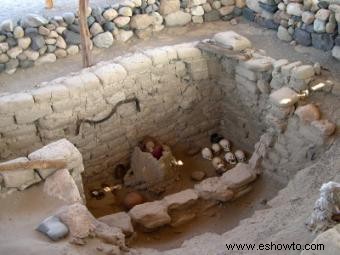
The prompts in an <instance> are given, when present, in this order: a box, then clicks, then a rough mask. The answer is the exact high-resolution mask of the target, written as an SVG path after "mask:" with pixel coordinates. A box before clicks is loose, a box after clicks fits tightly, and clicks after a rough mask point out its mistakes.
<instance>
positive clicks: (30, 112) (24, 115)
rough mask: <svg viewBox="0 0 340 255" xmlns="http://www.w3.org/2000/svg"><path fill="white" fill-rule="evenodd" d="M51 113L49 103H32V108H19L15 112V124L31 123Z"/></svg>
mask: <svg viewBox="0 0 340 255" xmlns="http://www.w3.org/2000/svg"><path fill="white" fill-rule="evenodd" d="M51 113H52V108H51V105H50V104H48V103H43V104H34V106H33V107H32V108H29V109H25V110H20V111H18V112H16V113H15V120H16V122H17V124H26V123H33V122H34V121H36V120H38V119H40V118H42V117H44V116H46V115H48V114H51Z"/></svg>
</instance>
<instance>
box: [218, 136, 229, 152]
mask: <svg viewBox="0 0 340 255" xmlns="http://www.w3.org/2000/svg"><path fill="white" fill-rule="evenodd" d="M220 145H221V147H222V148H223V150H224V151H225V152H229V151H230V142H229V141H228V140H227V139H222V140H221V141H220Z"/></svg>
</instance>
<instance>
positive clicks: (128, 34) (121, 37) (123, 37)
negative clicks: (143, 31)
mask: <svg viewBox="0 0 340 255" xmlns="http://www.w3.org/2000/svg"><path fill="white" fill-rule="evenodd" d="M132 37H133V32H132V31H131V30H128V31H126V30H123V29H119V32H118V34H117V35H116V39H117V41H121V42H127V41H128V40H130V39H131V38H132Z"/></svg>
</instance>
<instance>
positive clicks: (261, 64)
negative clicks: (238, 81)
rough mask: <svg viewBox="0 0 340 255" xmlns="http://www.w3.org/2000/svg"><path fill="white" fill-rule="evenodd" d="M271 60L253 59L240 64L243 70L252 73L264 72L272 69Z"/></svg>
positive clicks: (266, 58) (265, 58)
mask: <svg viewBox="0 0 340 255" xmlns="http://www.w3.org/2000/svg"><path fill="white" fill-rule="evenodd" d="M272 62H273V60H272V59H271V58H268V57H264V58H253V59H250V60H248V61H245V62H241V65H243V66H244V67H245V68H247V69H249V70H251V71H254V72H265V71H269V70H271V69H272V68H273V63H272Z"/></svg>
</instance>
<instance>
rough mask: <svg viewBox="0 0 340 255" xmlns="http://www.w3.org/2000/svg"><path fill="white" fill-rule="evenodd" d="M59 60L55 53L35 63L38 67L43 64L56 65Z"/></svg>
mask: <svg viewBox="0 0 340 255" xmlns="http://www.w3.org/2000/svg"><path fill="white" fill-rule="evenodd" d="M56 60H57V56H56V55H55V54H53V53H48V54H46V55H44V56H42V57H41V58H39V59H37V61H36V62H35V64H36V65H43V64H47V63H54V62H56Z"/></svg>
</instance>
